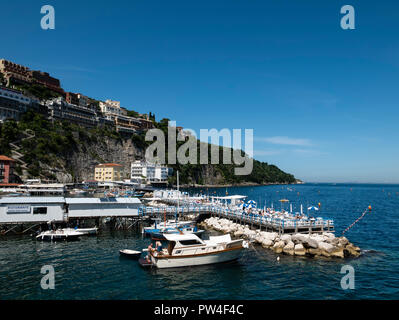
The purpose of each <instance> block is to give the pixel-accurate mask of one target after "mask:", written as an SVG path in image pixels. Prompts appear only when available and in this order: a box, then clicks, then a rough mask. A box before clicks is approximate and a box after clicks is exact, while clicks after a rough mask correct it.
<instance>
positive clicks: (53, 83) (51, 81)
mask: <svg viewBox="0 0 399 320" xmlns="http://www.w3.org/2000/svg"><path fill="white" fill-rule="evenodd" d="M30 73H31V75H32V81H33V83H38V84H40V85H42V86H44V87H46V88H48V89H50V90H52V91H55V92H58V93H60V94H64V90H63V89H62V88H61V82H60V80H58V79H56V78H53V77H51V76H50V75H49V74H48V73H47V72H42V71H30Z"/></svg>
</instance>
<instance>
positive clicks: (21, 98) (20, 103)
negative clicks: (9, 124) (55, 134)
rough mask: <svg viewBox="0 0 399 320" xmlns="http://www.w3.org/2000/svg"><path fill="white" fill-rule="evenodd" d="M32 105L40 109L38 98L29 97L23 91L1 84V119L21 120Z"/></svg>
mask: <svg viewBox="0 0 399 320" xmlns="http://www.w3.org/2000/svg"><path fill="white" fill-rule="evenodd" d="M30 106H32V107H34V108H35V110H36V109H37V110H38V111H39V110H40V107H39V101H38V100H35V99H31V98H28V97H27V96H25V95H23V94H22V92H21V91H18V90H14V89H10V88H6V87H1V86H0V121H4V120H6V119H14V120H19V118H20V116H21V114H22V113H24V112H26V111H27V110H28V108H29V107H30Z"/></svg>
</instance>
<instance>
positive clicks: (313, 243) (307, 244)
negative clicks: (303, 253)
mask: <svg viewBox="0 0 399 320" xmlns="http://www.w3.org/2000/svg"><path fill="white" fill-rule="evenodd" d="M303 245H304V246H305V247H306V248H309V249H310V248H312V249H317V248H318V247H319V243H318V242H317V241H316V240H314V239H312V238H307V239H306V241H305V242H304V243H303Z"/></svg>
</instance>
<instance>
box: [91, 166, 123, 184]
mask: <svg viewBox="0 0 399 320" xmlns="http://www.w3.org/2000/svg"><path fill="white" fill-rule="evenodd" d="M123 178H124V177H123V166H122V165H120V164H116V163H104V164H99V165H98V166H96V168H95V171H94V179H95V180H96V181H108V182H111V181H121V180H123Z"/></svg>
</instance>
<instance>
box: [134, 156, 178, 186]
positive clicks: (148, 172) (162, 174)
mask: <svg viewBox="0 0 399 320" xmlns="http://www.w3.org/2000/svg"><path fill="white" fill-rule="evenodd" d="M170 174H171V169H170V168H168V167H166V166H162V165H159V164H154V163H149V162H146V161H135V162H132V163H131V174H130V178H131V179H132V180H133V181H135V182H138V183H142V182H143V181H146V182H147V183H153V182H166V181H167V180H168V177H169V175H170Z"/></svg>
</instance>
